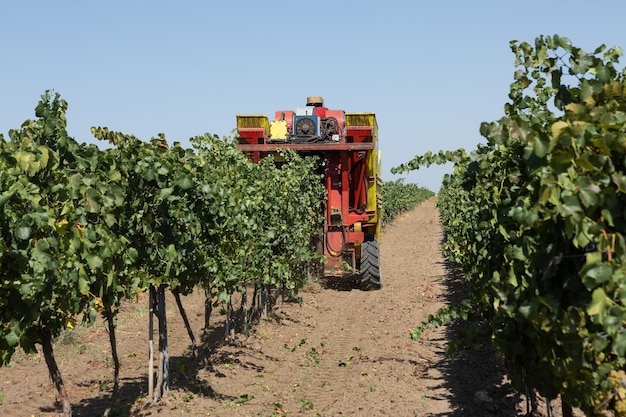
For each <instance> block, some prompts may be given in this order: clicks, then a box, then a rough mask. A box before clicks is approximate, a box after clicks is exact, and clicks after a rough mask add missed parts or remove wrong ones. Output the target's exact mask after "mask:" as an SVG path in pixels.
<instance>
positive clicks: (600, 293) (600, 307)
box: [587, 288, 611, 316]
mask: <svg viewBox="0 0 626 417" xmlns="http://www.w3.org/2000/svg"><path fill="white" fill-rule="evenodd" d="M610 302H611V300H610V299H609V297H608V296H607V295H606V293H605V292H604V289H603V288H596V289H595V290H594V291H593V293H592V294H591V302H590V303H589V305H588V306H587V314H589V315H590V316H600V315H602V312H603V311H604V307H605V306H606V305H607V304H610Z"/></svg>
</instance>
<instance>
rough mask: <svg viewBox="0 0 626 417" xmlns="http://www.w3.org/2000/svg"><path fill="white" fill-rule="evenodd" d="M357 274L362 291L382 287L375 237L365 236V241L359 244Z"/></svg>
mask: <svg viewBox="0 0 626 417" xmlns="http://www.w3.org/2000/svg"><path fill="white" fill-rule="evenodd" d="M359 272H360V274H361V289H362V290H364V291H371V290H379V289H380V288H381V287H382V286H383V282H382V277H381V272H380V262H379V260H378V240H377V239H376V236H366V238H365V241H364V242H363V243H362V244H361V263H360V266H359Z"/></svg>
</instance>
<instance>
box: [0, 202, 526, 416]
mask: <svg viewBox="0 0 626 417" xmlns="http://www.w3.org/2000/svg"><path fill="white" fill-rule="evenodd" d="M441 240H442V229H441V226H440V224H439V219H438V212H437V209H436V207H435V200H434V199H430V200H428V201H426V202H424V203H422V204H421V205H420V206H419V207H418V208H417V209H415V210H414V211H412V212H410V213H406V214H403V215H402V216H400V217H399V218H398V219H397V220H396V221H395V222H394V223H393V224H392V225H389V226H387V227H386V228H385V230H384V232H383V236H382V243H381V246H380V250H381V267H382V270H383V282H384V287H383V289H381V290H380V291H373V292H362V291H359V290H356V289H352V288H351V286H350V285H348V283H346V282H342V281H341V280H329V281H327V282H324V283H322V284H323V285H319V284H317V285H309V286H308V287H307V288H306V290H305V291H304V292H302V293H301V296H302V302H301V303H300V304H298V303H279V304H278V305H277V306H276V308H275V310H274V312H273V313H272V314H271V315H270V317H269V318H268V319H263V320H261V322H260V323H258V324H257V325H256V326H255V327H254V329H253V331H252V332H251V334H250V335H249V336H243V335H240V336H238V337H236V338H235V340H232V341H229V342H219V343H218V342H215V340H219V339H220V338H221V336H222V335H223V327H222V325H223V319H221V318H220V320H216V322H215V324H214V335H213V336H214V337H213V338H212V340H213V341H214V342H211V343H210V345H209V347H210V349H209V354H208V355H207V356H206V358H205V360H204V361H203V362H201V363H199V362H198V361H193V360H191V359H190V356H189V351H188V346H189V342H188V338H187V335H186V332H185V329H184V328H183V324H182V320H181V319H180V316H179V314H178V312H177V311H176V310H175V304H174V302H173V301H171V300H170V304H169V311H168V314H169V326H168V327H169V329H170V346H171V348H170V351H171V355H172V376H173V378H172V383H171V385H172V391H170V393H169V394H168V395H167V396H166V397H165V398H164V400H163V401H162V402H161V403H160V404H158V405H157V406H151V407H144V404H143V398H144V396H145V390H146V389H147V388H146V387H147V383H146V377H145V373H146V367H145V364H146V361H147V353H146V351H147V348H146V342H145V340H146V334H145V333H146V328H145V327H146V320H145V308H142V307H141V306H143V305H144V304H143V303H142V304H139V305H138V306H136V308H133V309H129V311H127V312H125V313H124V314H123V315H122V316H121V317H120V321H119V326H120V335H118V337H119V343H120V347H119V351H120V356H121V357H122V372H121V373H122V378H123V380H122V384H123V386H122V403H121V407H120V409H119V410H118V415H132V416H142V417H143V416H155V415H162V416H187V415H189V416H293V415H306V416H489V415H493V416H504V417H506V416H515V415H518V414H522V410H520V409H519V404H520V398H519V397H518V396H517V395H516V394H515V393H514V392H513V390H512V389H511V388H510V386H509V385H508V384H507V383H506V379H505V376H504V373H503V371H502V370H501V368H500V367H499V365H498V364H497V362H496V360H495V357H494V354H493V351H492V350H490V349H489V348H483V349H481V350H479V351H475V352H471V353H470V354H468V355H466V356H462V357H459V358H456V359H449V358H446V357H445V355H444V349H445V346H446V343H447V340H449V338H450V337H452V336H451V334H453V333H454V328H451V327H446V328H441V329H437V330H432V331H427V332H426V333H425V334H424V336H423V338H422V339H421V340H420V341H412V340H411V339H410V337H409V331H410V330H411V329H412V328H414V327H415V326H416V325H417V324H419V323H420V322H421V321H422V320H425V319H426V317H427V316H428V314H430V313H434V312H435V311H436V310H437V309H438V308H439V307H441V306H444V305H446V304H447V303H449V302H451V301H453V300H455V299H458V297H459V295H458V291H459V279H458V278H455V277H454V274H451V273H450V271H449V270H448V269H447V267H446V264H445V262H444V260H443V258H442V257H441V254H440V244H441ZM183 302H184V304H185V307H186V309H187V312H188V314H189V315H190V316H191V319H192V325H193V326H194V327H195V328H196V334H197V335H199V334H200V330H199V329H200V328H201V326H202V324H203V317H202V312H203V310H202V302H203V300H202V294H198V295H193V296H190V297H187V298H185V299H184V300H183ZM68 337H69V336H68ZM71 337H72V338H73V339H72V340H61V341H59V343H57V346H58V347H57V349H58V352H59V353H58V356H59V358H60V366H61V370H62V372H63V373H64V376H65V378H66V384H67V386H68V391H69V395H70V397H71V399H72V401H73V404H74V407H75V413H74V414H75V415H78V416H95V415H99V413H102V410H104V407H105V403H106V400H107V395H108V389H109V388H110V386H111V375H112V370H111V367H110V365H111V363H110V362H111V361H110V360H109V359H108V357H107V354H108V339H107V335H106V333H105V332H104V326H97V327H96V328H95V329H89V330H84V331H81V332H77V333H76V334H75V335H73V336H71ZM0 384H1V385H0V394H1V395H3V398H4V401H3V404H2V405H0V414H1V415H7V416H22V415H23V416H31V415H35V416H48V415H56V409H55V407H54V392H53V389H52V387H51V385H50V383H49V381H48V380H47V377H46V368H45V364H44V363H43V360H42V358H41V357H40V356H39V355H30V356H24V355H19V356H18V357H17V360H16V361H15V363H14V364H13V365H12V366H11V367H10V368H1V369H0Z"/></svg>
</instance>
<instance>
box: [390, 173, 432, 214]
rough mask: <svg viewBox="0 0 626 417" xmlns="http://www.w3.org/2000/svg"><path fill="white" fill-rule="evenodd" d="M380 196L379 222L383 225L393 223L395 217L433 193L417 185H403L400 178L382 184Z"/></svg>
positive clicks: (402, 180)
mask: <svg viewBox="0 0 626 417" xmlns="http://www.w3.org/2000/svg"><path fill="white" fill-rule="evenodd" d="M380 195H381V199H382V201H383V207H382V211H381V222H382V224H383V225H384V224H387V223H390V222H391V221H393V219H394V218H395V217H396V216H397V215H399V214H402V213H404V212H406V211H410V210H412V209H414V208H415V207H416V206H417V205H418V204H419V203H421V202H422V201H424V200H425V199H427V198H429V197H432V196H433V195H435V193H433V192H432V191H430V190H428V189H426V188H423V187H419V186H418V185H417V184H405V183H404V179H403V178H400V179H397V180H395V181H386V182H384V183H383V185H382V187H381V191H380Z"/></svg>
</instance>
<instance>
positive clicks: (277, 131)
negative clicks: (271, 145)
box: [270, 120, 287, 140]
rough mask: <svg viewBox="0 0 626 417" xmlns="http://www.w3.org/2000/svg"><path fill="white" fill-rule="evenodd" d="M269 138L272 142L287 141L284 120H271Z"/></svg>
mask: <svg viewBox="0 0 626 417" xmlns="http://www.w3.org/2000/svg"><path fill="white" fill-rule="evenodd" d="M270 138H271V139H272V140H287V121H286V120H272V121H271V122H270Z"/></svg>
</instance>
